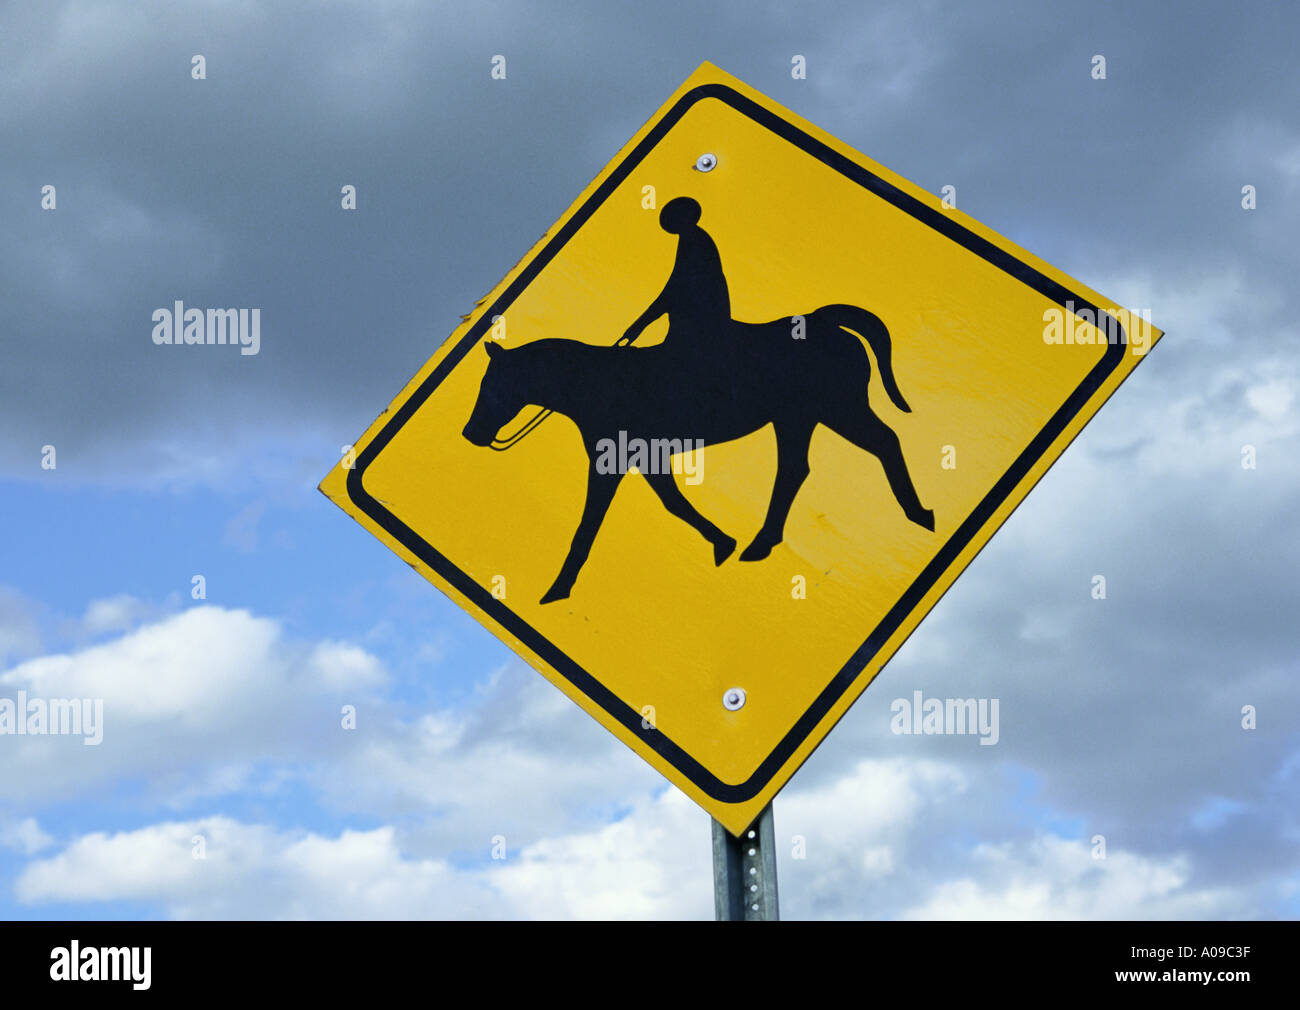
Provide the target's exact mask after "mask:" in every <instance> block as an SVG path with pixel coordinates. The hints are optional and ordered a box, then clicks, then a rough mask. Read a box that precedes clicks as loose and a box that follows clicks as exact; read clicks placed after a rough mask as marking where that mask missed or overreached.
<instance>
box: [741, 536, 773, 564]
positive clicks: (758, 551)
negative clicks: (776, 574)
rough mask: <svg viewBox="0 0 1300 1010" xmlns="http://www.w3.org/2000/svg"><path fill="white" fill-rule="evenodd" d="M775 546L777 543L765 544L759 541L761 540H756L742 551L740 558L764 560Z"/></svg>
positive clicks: (744, 559)
mask: <svg viewBox="0 0 1300 1010" xmlns="http://www.w3.org/2000/svg"><path fill="white" fill-rule="evenodd" d="M778 542H779V541H778ZM775 546H776V544H764V543H759V541H757V540H755V541H754V542H753V543H752V544H750V545H749V546H748V547H746V548H745V549H744V550H743V551H742V552H741V554H740V560H741V561H762V560H763V559H764V558H765V557H767V556H768V555H769V554H771V553H772V548H773V547H775Z"/></svg>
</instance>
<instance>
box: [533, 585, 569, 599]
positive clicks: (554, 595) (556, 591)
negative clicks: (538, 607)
mask: <svg viewBox="0 0 1300 1010" xmlns="http://www.w3.org/2000/svg"><path fill="white" fill-rule="evenodd" d="M568 598H569V591H568V590H567V589H561V588H560V587H559V586H551V588H550V589H548V590H547V591H546V595H545V596H543V597H542V598H541V600H539V601H538V602H539V603H554V602H555V601H556V600H567V599H568Z"/></svg>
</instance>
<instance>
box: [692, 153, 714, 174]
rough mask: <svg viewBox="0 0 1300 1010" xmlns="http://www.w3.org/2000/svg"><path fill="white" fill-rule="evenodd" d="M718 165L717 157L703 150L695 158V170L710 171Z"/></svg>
mask: <svg viewBox="0 0 1300 1010" xmlns="http://www.w3.org/2000/svg"><path fill="white" fill-rule="evenodd" d="M717 167H718V158H717V156H716V155H713V154H709V153H708V152H705V153H704V154H701V155H700V156H699V157H698V158H696V159H695V170H696V171H697V172H712V171H713V170H714V169H715V168H717Z"/></svg>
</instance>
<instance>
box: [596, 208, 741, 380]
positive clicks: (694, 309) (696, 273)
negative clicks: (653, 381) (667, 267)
mask: <svg viewBox="0 0 1300 1010" xmlns="http://www.w3.org/2000/svg"><path fill="white" fill-rule="evenodd" d="M659 226H660V227H661V228H663V230H664V231H666V232H668V234H670V235H676V236H677V258H676V260H675V261H674V262H673V270H672V273H671V274H670V275H669V277H668V283H667V284H665V285H664V289H663V290H662V291H661V292H659V295H658V297H656V298H655V300H654V301H652V302H651V303H650V305H649V307H648V308H647V309H646V310H645V311H644V312H642V313H641V315H640V316H638V317H637V319H636V322H634V323H633V324H632V325H631V326H629V327H628V328H627V332H626V333H624V334H623V336H622V338H621V339H620V340H619V341H618V343H619V346H627V345H629V344H631V343H632V342H633V341H635V340H636V339H637V337H639V336H641V333H642V331H643V330H645V328H646V327H647V326H649V325H650V324H651V323H653V322H654V321H655V320H656V319H658V318H659V317H660V316H662V315H664V314H665V313H667V315H668V335H667V336H666V337H664V341H663V346H665V347H672V348H675V349H678V350H681V351H682V352H690V353H703V354H708V352H709V350H710V348H713V349H715V350H721V349H722V347H723V345H722V343H721V341H722V340H723V338H725V337H726V336H727V335H728V334H729V332H730V329H731V297H730V295H729V294H728V292H727V278H726V277H725V276H723V273H722V257H721V256H719V255H718V247H717V245H716V244H715V243H714V241H713V239H712V238H710V237H709V233H708V232H706V231H705V230H704V229H703V228H701V227H700V205H699V204H698V203H697V202H696V201H694V200H692V199H691V198H690V197H689V196H679V197H677V198H676V199H673V200H669V201H668V203H666V204H664V209H663V210H662V211H660V212H659Z"/></svg>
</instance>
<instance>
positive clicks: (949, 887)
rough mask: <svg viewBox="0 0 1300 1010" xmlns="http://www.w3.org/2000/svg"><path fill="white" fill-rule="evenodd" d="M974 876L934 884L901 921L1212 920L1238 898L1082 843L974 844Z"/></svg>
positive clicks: (1179, 867) (1168, 868)
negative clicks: (1102, 854) (1097, 855)
mask: <svg viewBox="0 0 1300 1010" xmlns="http://www.w3.org/2000/svg"><path fill="white" fill-rule="evenodd" d="M972 857H973V858H972V860H971V862H972V863H973V867H972V868H971V869H972V871H973V872H970V873H969V874H968V875H967V876H963V877H961V878H959V879H957V880H952V881H948V882H946V883H942V884H939V885H938V886H937V887H935V888H934V890H933V891H932V892H931V893H930V894H929V895H928V896H927V897H926V898H924V899H923V900H922V901H920V902H919V903H917V904H916V905H914V906H912V907H911V908H908V909H906V910H905V911H904V912H903V914H902V916H901V917H902V918H906V919H984V920H987V919H1216V918H1228V917H1231V916H1233V915H1234V914H1240V911H1241V902H1240V896H1239V895H1236V894H1234V893H1233V892H1231V891H1229V890H1228V889H1215V888H1200V887H1196V886H1193V885H1192V884H1191V872H1190V866H1189V864H1188V861H1187V860H1186V859H1184V858H1181V857H1177V856H1175V857H1169V858H1162V859H1151V858H1147V857H1143V856H1140V855H1134V854H1132V853H1126V852H1115V851H1111V852H1110V854H1109V855H1108V856H1107V858H1105V859H1096V860H1095V859H1093V858H1092V853H1091V849H1090V848H1089V847H1088V846H1087V845H1085V844H1084V843H1083V842H1081V841H1073V840H1065V839H1061V838H1057V837H1054V836H1051V835H1045V836H1042V837H1040V838H1037V839H1034V840H1033V841H1032V842H1029V843H1028V844H1012V843H1006V844H999V845H987V844H986V845H979V846H977V847H976V848H975V850H974V852H973V853H972Z"/></svg>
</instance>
